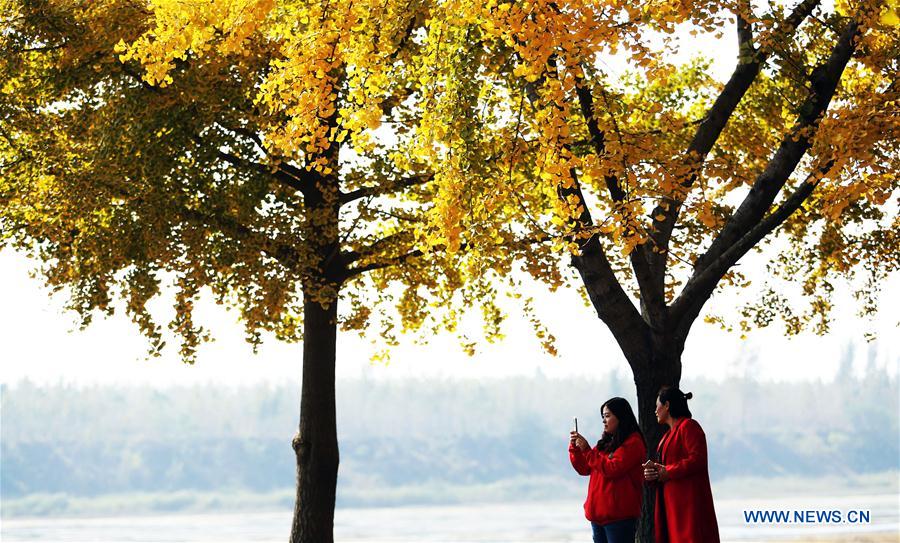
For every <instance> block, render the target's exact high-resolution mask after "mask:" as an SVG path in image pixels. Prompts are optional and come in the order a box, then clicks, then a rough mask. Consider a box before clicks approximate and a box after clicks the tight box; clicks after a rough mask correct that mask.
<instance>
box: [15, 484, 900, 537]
mask: <svg viewBox="0 0 900 543" xmlns="http://www.w3.org/2000/svg"><path fill="white" fill-rule="evenodd" d="M580 509H581V508H580V504H579V503H573V502H571V501H565V502H561V501H552V502H525V503H514V504H495V503H489V504H473V505H449V506H423V507H390V508H366V509H338V510H337V512H336V514H335V529H334V534H335V539H336V541H340V542H345V543H373V542H380V543H387V542H398V543H400V542H413V541H416V542H418V541H422V542H478V543H493V542H498V543H499V542H518V541H521V542H539V541H540V542H569V541H573V542H574V541H580V542H588V541H590V527H589V526H588V524H587V521H585V520H584V518H583V517H582V514H581V510H580ZM755 509H761V510H793V511H797V510H802V511H807V510H835V509H836V510H840V511H844V512H845V514H844V516H846V512H847V511H849V510H865V511H869V522H868V523H864V524H848V523H846V522H843V523H838V524H822V523H816V524H802V525H799V524H772V523H759V524H752V523H748V522H746V521H745V515H744V511H745V510H755ZM716 511H717V516H718V520H719V526H720V530H721V534H722V539H723V541H744V542H747V541H778V540H784V541H787V540H795V541H796V540H802V539H804V538H811V537H828V536H833V537H835V538H836V539H843V535H846V536H847V540H850V539H852V538H859V537H862V536H866V535H875V534H881V535H882V536H885V537H884V538H883V540H885V541H891V536H892V534H894V535H897V539H895V541H900V497H898V496H897V495H894V494H890V495H864V496H843V497H841V496H832V497H821V496H817V497H805V498H782V499H776V498H772V499H754V500H735V499H724V500H722V499H720V500H717V501H716ZM290 517H291V512H290V511H278V512H253V513H233V514H224V513H216V514H167V515H155V516H133V517H106V518H28V519H15V518H13V519H10V518H7V519H3V523H2V528H0V536H2V541H4V542H13V541H29V542H30V541H43V542H53V541H66V542H74V541H84V542H88V541H89V542H111V541H154V542H176V541H177V542H196V543H201V542H202V543H206V542H213V541H215V542H232V541H234V542H237V541H242V542H247V541H250V542H276V541H277V542H283V541H286V540H287V538H288V533H289V529H290V521H291V518H290Z"/></svg>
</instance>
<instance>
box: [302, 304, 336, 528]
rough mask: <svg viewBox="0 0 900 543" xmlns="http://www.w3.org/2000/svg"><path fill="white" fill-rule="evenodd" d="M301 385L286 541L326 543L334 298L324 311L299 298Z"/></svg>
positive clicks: (332, 447) (331, 489)
mask: <svg viewBox="0 0 900 543" xmlns="http://www.w3.org/2000/svg"><path fill="white" fill-rule="evenodd" d="M304 300H305V301H304V304H303V318H304V320H303V384H302V390H301V397H300V431H299V433H298V434H297V436H295V437H294V439H293V443H292V445H293V448H294V452H295V454H296V456H297V499H296V502H295V503H294V520H293V523H292V525H291V539H290V540H291V543H332V542H333V541H334V503H335V494H336V490H337V473H338V463H339V461H340V456H339V453H338V441H337V418H336V410H335V392H334V391H335V382H334V378H335V350H336V341H337V300H332V301H331V303H330V304H328V306H327V307H323V306H322V305H320V304H319V303H318V302H316V301H313V300H311V299H310V297H308V296H304Z"/></svg>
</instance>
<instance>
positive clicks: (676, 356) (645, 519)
mask: <svg viewBox="0 0 900 543" xmlns="http://www.w3.org/2000/svg"><path fill="white" fill-rule="evenodd" d="M683 350H684V342H683V341H681V340H679V339H678V338H676V337H673V336H672V335H666V334H663V335H656V334H653V335H652V337H651V340H650V353H649V357H648V358H647V363H645V364H640V363H638V364H632V368H635V369H634V384H635V387H636V388H637V401H638V405H637V410H638V413H637V415H638V424H639V425H640V427H641V431H642V432H643V433H644V438H645V439H646V441H647V454H648V456H649V458H651V459H653V460H654V461H657V460H659V458H658V457H657V455H656V447H657V445H658V444H659V440H660V438H661V437H662V435H663V432H664V431H665V427H664V426H662V425H660V424H658V423H657V422H656V397H657V395H658V394H659V389H660V388H662V387H663V386H672V387H678V386H679V383H680V381H681V353H682V351H683ZM655 505H656V485H644V500H643V504H642V507H641V518H640V519H639V521H638V533H637V541H639V542H640V543H653V541H654V538H653V511H654V507H655Z"/></svg>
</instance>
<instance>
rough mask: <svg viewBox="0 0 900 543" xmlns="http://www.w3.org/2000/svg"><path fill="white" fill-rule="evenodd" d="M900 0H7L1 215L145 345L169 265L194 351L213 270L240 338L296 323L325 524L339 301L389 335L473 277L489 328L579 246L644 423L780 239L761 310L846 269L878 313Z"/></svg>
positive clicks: (312, 509)
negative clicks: (723, 72) (199, 308)
mask: <svg viewBox="0 0 900 543" xmlns="http://www.w3.org/2000/svg"><path fill="white" fill-rule="evenodd" d="M897 8H898V6H897V3H896V0H884V1H877V0H861V1H856V0H852V1H843V0H842V1H841V2H838V3H837V5H836V6H832V5H820V2H819V1H818V0H798V1H797V2H783V1H779V0H771V1H768V2H750V1H746V0H665V1H661V0H647V1H639V2H633V1H624V0H558V1H547V0H523V1H502V2H501V1H497V0H304V1H296V0H287V1H279V0H147V1H140V0H101V1H94V2H88V1H77V0H42V1H32V0H0V20H2V21H3V31H2V33H0V43H2V56H0V74H2V76H0V77H2V80H0V85H2V87H0V90H2V95H0V123H2V124H0V226H2V227H3V231H2V239H3V240H4V241H5V243H7V244H12V245H15V246H18V247H21V248H24V249H26V250H30V251H31V252H32V253H34V254H36V255H38V256H39V257H40V258H41V259H42V260H43V262H44V268H43V269H44V272H45V275H46V277H47V279H48V281H49V283H50V284H51V285H54V286H58V287H69V292H70V296H71V299H72V306H73V307H74V308H75V309H77V310H79V311H80V312H81V314H82V315H83V316H84V317H85V318H86V319H89V318H90V316H91V315H92V313H93V312H94V311H95V310H102V311H110V310H111V308H112V307H113V306H114V304H113V300H115V299H121V300H123V301H124V303H125V306H126V310H127V311H128V313H129V314H130V315H131V316H132V318H133V319H134V320H135V322H136V323H137V324H138V325H139V326H140V328H141V330H142V331H143V332H144V333H145V334H146V335H147V336H148V337H149V338H151V339H152V340H153V341H154V344H155V346H156V347H157V348H161V347H162V346H161V341H162V334H161V330H160V327H159V325H158V324H157V323H155V322H154V321H153V319H152V318H151V315H150V314H149V312H148V311H147V302H148V301H149V300H151V299H152V298H154V297H155V296H157V295H158V294H159V293H160V291H161V290H160V289H161V281H162V280H163V279H164V278H165V277H173V279H172V281H173V283H174V292H175V293H176V294H175V305H176V317H175V319H174V320H173V321H172V322H171V323H170V328H172V329H173V330H174V331H175V332H176V333H177V334H179V335H180V336H181V338H182V342H181V343H182V347H181V349H182V355H183V356H184V357H185V358H186V359H188V360H190V359H192V358H193V356H194V355H195V352H196V348H197V346H198V344H199V342H200V341H201V340H202V339H203V338H204V333H203V331H202V328H201V327H200V326H199V325H198V324H195V323H194V321H193V318H192V315H193V312H192V308H193V304H194V301H195V300H196V298H197V296H198V295H199V294H200V293H201V292H202V291H204V289H208V290H209V291H210V292H211V293H212V294H213V295H214V296H215V297H216V298H217V299H218V300H219V301H220V302H221V303H223V304H228V305H231V306H233V307H237V308H238V309H239V310H240V314H241V317H242V319H243V321H244V322H245V324H246V329H247V331H248V337H249V339H250V340H251V341H252V342H258V341H260V337H261V335H260V334H261V333H263V332H267V331H268V332H273V333H274V334H275V335H276V336H277V337H278V338H281V339H286V340H297V339H301V338H302V339H303V342H304V363H303V367H304V377H303V393H302V398H301V423H300V434H299V436H298V438H296V439H295V440H294V449H295V451H296V453H297V458H298V499H297V505H296V507H295V518H294V525H293V530H292V533H293V535H292V538H293V540H295V541H300V540H303V541H327V540H330V539H331V534H330V531H331V522H332V519H333V517H332V511H333V505H334V485H335V484H336V473H337V458H338V454H337V441H336V434H335V429H334V397H333V378H334V371H333V368H334V357H335V341H336V339H335V338H336V327H337V326H338V324H339V323H340V325H342V326H343V327H344V328H349V329H356V330H367V329H374V331H375V333H374V335H375V336H378V337H379V338H384V339H385V340H386V341H387V344H388V345H390V344H391V343H393V342H395V341H396V340H395V337H394V334H395V331H397V330H398V329H399V330H404V331H409V330H420V331H423V335H424V336H426V337H427V336H428V335H429V334H430V333H431V332H433V331H434V330H436V329H438V328H441V327H444V328H450V329H455V327H456V323H457V322H458V320H459V317H460V315H461V313H463V312H465V311H466V310H467V309H469V308H470V307H473V306H477V307H478V308H479V309H480V310H481V311H480V313H481V321H482V323H483V325H484V333H485V336H486V337H487V338H488V339H493V338H496V337H498V336H499V334H500V324H501V322H502V320H503V316H502V314H501V312H500V310H499V309H498V307H497V304H495V303H494V298H495V296H496V295H497V294H498V293H499V292H500V291H501V290H508V291H510V292H512V293H513V294H514V295H518V296H521V291H522V288H521V287H522V284H523V280H524V277H525V276H526V275H530V276H531V277H532V278H533V279H535V280H537V281H540V282H543V283H545V284H547V285H548V286H549V287H550V288H551V289H556V288H558V287H560V286H562V285H564V284H567V283H568V282H570V280H571V273H569V270H570V269H572V268H569V267H568V265H569V264H570V263H571V264H573V265H574V270H576V271H577V272H578V274H579V275H580V279H581V283H582V284H583V286H584V290H585V292H586V294H587V299H588V300H589V302H590V303H591V304H592V305H593V307H594V308H595V309H596V310H597V313H598V316H599V317H600V318H601V319H602V320H603V322H604V323H605V324H606V325H607V326H608V327H609V328H610V330H611V331H612V332H613V335H614V336H615V338H616V340H617V341H618V343H619V345H620V346H621V347H622V351H623V354H624V356H625V358H626V359H627V360H628V362H629V363H630V365H631V367H632V369H633V370H634V372H635V382H636V384H637V385H638V396H639V404H640V405H639V411H640V415H641V419H642V425H644V426H645V430H646V429H648V428H650V421H649V419H648V417H649V416H651V415H652V407H651V406H650V404H649V403H648V401H652V397H653V396H654V395H655V390H657V389H658V387H659V385H661V384H677V382H678V380H679V378H680V375H681V352H682V350H683V347H684V341H685V339H686V337H687V334H688V332H689V330H690V328H691V325H692V323H693V322H694V320H695V319H696V318H697V317H698V316H700V315H701V314H703V308H704V304H705V302H706V301H707V300H708V299H709V298H710V296H711V295H712V294H713V292H714V291H715V290H716V289H718V288H723V287H726V286H728V285H738V286H740V285H744V284H746V283H747V282H748V281H750V280H751V279H750V278H747V277H743V276H742V275H741V274H740V273H738V272H737V271H735V269H734V268H733V266H734V265H735V264H736V263H737V261H738V260H740V258H741V257H742V256H743V255H745V254H746V253H747V252H748V251H750V250H752V249H753V248H754V247H757V246H758V245H760V244H762V243H767V242H768V241H769V240H772V239H776V238H777V236H780V237H781V238H782V239H783V240H785V241H784V242H782V243H781V245H779V247H782V248H783V250H779V251H778V256H777V257H776V261H775V263H774V265H773V267H772V273H773V274H776V275H779V274H780V275H782V276H784V277H785V278H787V279H789V280H790V281H791V282H793V283H795V284H802V293H803V294H804V295H806V297H807V298H808V300H809V301H810V304H809V305H808V309H806V310H800V309H797V308H794V307H793V305H792V304H791V303H788V302H787V301H786V300H785V299H784V297H783V296H781V294H780V293H778V292H776V291H768V292H767V293H766V295H765V296H764V297H763V300H762V302H763V303H762V304H758V305H757V306H753V307H749V308H747V309H746V310H745V312H744V313H745V315H744V317H743V324H742V325H743V326H746V327H749V326H752V325H761V326H764V325H767V324H768V323H769V322H771V321H772V320H773V319H774V318H775V317H781V318H783V319H785V320H786V321H787V323H788V328H789V330H791V331H796V330H799V329H802V328H803V327H804V326H806V325H808V324H809V323H813V325H814V326H817V327H818V328H819V330H823V329H824V327H825V326H827V322H828V321H827V318H828V314H829V312H830V310H831V304H830V301H829V300H830V298H829V296H830V291H831V288H832V283H833V282H834V281H835V280H836V279H838V278H842V277H843V278H857V277H864V278H867V279H868V280H867V282H866V283H865V286H864V287H863V288H862V289H861V291H860V295H861V297H863V298H864V299H865V300H866V302H865V303H863V304H862V306H863V310H864V311H871V310H873V309H874V307H875V305H874V302H873V301H872V300H873V299H874V293H875V292H876V291H877V284H878V283H879V281H880V280H881V279H883V278H884V277H885V276H886V275H887V274H889V273H890V272H892V271H894V270H896V268H897V254H898V252H897V237H896V234H895V232H896V229H897V226H898V224H897V223H898V217H897V201H896V199H897V195H896V189H897V174H896V172H897V170H898V159H900V153H898V139H900V135H898V133H900V115H898V108H897V103H898V97H900V96H898V92H900V90H898V86H897V78H896V74H897V73H898V71H900V65H898V64H900V60H898V58H900V34H898V33H900V27H898V24H897V22H898V21H897ZM698 34H710V35H718V36H721V37H722V39H730V40H733V41H736V42H737V45H738V47H737V54H736V55H735V57H736V58H735V59H734V72H733V74H732V75H731V77H730V78H729V79H728V80H727V81H725V82H721V81H717V80H716V79H714V78H713V77H712V76H711V75H710V70H709V62H708V60H704V59H703V58H697V59H694V60H692V61H690V62H687V63H679V64H676V63H674V62H673V61H672V60H671V59H672V58H673V52H674V51H675V50H677V49H678V47H679V45H680V44H682V43H683V42H684V40H690V39H691V36H692V35H698ZM726 35H727V36H731V37H730V38H726V37H725V36H726ZM623 64H624V65H626V66H627V70H625V71H624V73H621V72H620V71H617V70H613V69H611V68H609V67H610V66H612V65H623ZM385 302H392V304H391V306H392V307H393V308H394V309H392V310H391V311H384V310H383V309H384V308H386V307H387V305H388V304H386V303H385ZM636 302H637V304H638V306H639V307H635V303H636ZM339 306H340V308H341V311H340V313H339V312H338V307H339ZM773 308H776V309H777V311H773ZM523 309H524V311H525V313H526V316H527V318H528V319H529V320H530V321H532V322H533V323H534V324H535V326H536V327H537V328H538V332H539V335H540V336H541V337H542V339H543V343H544V345H545V348H547V349H548V350H551V351H552V350H553V348H554V347H553V342H552V337H551V336H549V335H548V334H547V333H546V331H545V330H543V329H542V328H541V327H542V324H541V322H540V318H539V315H536V314H535V312H534V309H533V304H532V303H531V301H530V300H529V299H528V298H527V296H525V300H524V303H523ZM392 314H395V315H396V318H393V317H392V316H391V315H392ZM707 318H709V319H712V320H715V319H717V318H718V317H717V316H716V315H708V316H707ZM723 322H724V321H723ZM463 341H464V343H466V345H467V348H468V349H471V348H472V343H471V340H470V339H468V338H464V339H463ZM648 398H650V400H648ZM654 432H655V430H654ZM651 437H652V436H651ZM323 489H324V490H323Z"/></svg>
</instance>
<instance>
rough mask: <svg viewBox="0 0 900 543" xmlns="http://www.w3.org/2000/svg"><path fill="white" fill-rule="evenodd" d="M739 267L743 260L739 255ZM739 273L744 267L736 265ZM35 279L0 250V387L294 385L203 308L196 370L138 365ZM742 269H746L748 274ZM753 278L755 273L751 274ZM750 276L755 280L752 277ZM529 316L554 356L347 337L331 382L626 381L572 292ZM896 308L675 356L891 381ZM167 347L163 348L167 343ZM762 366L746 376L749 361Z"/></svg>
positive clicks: (712, 46)
mask: <svg viewBox="0 0 900 543" xmlns="http://www.w3.org/2000/svg"><path fill="white" fill-rule="evenodd" d="M698 52H702V53H704V54H706V55H712V56H713V57H712V61H713V65H712V68H711V69H712V72H713V73H714V74H715V76H716V77H717V78H718V79H720V80H724V79H727V77H728V75H729V74H730V72H731V70H732V68H733V65H734V58H735V56H736V39H735V37H734V36H732V35H728V36H725V37H724V38H723V39H721V40H716V39H714V38H713V37H711V36H704V35H702V34H701V35H700V36H697V37H695V38H691V39H690V40H687V41H685V43H684V44H683V45H682V48H681V50H680V51H679V52H678V53H677V54H676V55H672V58H670V60H673V61H675V62H683V61H686V60H687V59H688V58H690V57H691V56H693V55H694V54H695V53H698ZM622 67H623V65H622V64H620V63H618V62H615V61H611V62H610V63H609V64H607V65H606V69H607V70H611V71H617V70H619V69H621V68H622ZM748 258H752V256H751V255H748ZM742 265H743V266H747V265H748V264H747V263H745V262H743V261H742ZM33 268H34V264H33V263H30V262H29V261H28V260H27V259H26V258H25V257H24V256H23V255H21V254H18V253H15V252H14V251H12V250H11V249H6V250H2V251H0V301H2V307H3V310H2V311H0V338H2V340H3V348H2V351H0V382H2V383H15V382H17V381H19V380H21V379H23V378H27V379H30V380H32V381H36V382H46V383H55V382H59V381H62V382H69V383H79V384H89V383H129V384H151V385H157V386H165V385H172V384H195V383H207V382H212V383H220V384H229V385H239V384H245V383H255V382H260V381H272V382H283V381H292V382H298V381H299V376H300V360H301V352H302V351H301V349H302V346H301V345H300V344H294V345H286V344H281V343H279V342H277V341H275V340H274V339H270V340H269V341H267V342H266V343H265V344H264V346H263V347H262V348H261V349H260V352H259V354H258V355H255V356H254V355H253V354H252V352H251V349H250V347H249V346H248V345H247V344H246V343H244V341H243V332H242V328H241V327H240V325H239V324H238V323H237V322H236V316H235V315H234V314H233V313H228V312H226V311H225V310H223V309H222V308H219V307H216V306H215V305H214V304H212V303H211V302H209V300H208V299H207V300H205V301H203V300H202V301H201V303H200V304H198V309H197V322H198V323H200V324H201V325H203V326H205V327H207V328H208V329H210V330H211V331H212V334H213V337H215V338H216V341H215V342H214V343H212V344H209V345H206V346H203V347H202V348H201V349H200V351H199V359H198V362H197V363H196V365H195V366H185V365H183V364H182V363H181V362H179V361H178V359H177V352H176V351H175V349H173V348H170V349H169V350H167V351H166V353H165V355H164V356H163V357H161V358H156V359H149V360H147V359H146V354H145V353H146V343H145V340H144V339H143V338H142V337H141V336H140V335H139V334H138V332H137V329H136V327H135V326H134V325H133V324H131V322H130V321H129V320H128V318H127V317H126V316H124V314H117V315H116V316H115V317H113V318H108V319H105V318H97V319H95V322H94V323H93V324H92V325H91V326H90V327H89V328H88V329H87V330H85V331H78V330H77V328H76V326H75V323H76V319H75V317H74V316H73V315H71V314H65V313H63V311H62V307H63V300H62V299H59V298H56V299H51V298H49V297H48V296H49V295H48V291H47V290H46V289H44V288H43V287H42V283H41V281H40V280H39V279H32V278H29V276H28V271H29V270H30V269H33ZM745 269H746V268H745ZM758 269H759V270H762V267H758ZM749 275H750V276H751V277H752V276H753V274H752V273H751V274H749ZM531 294H533V295H534V296H535V298H536V300H537V302H538V305H537V308H538V314H539V315H540V316H541V317H542V318H543V319H544V322H546V323H548V326H549V328H550V331H551V332H552V333H553V334H554V335H556V337H557V338H558V347H559V356H558V357H556V358H554V357H550V356H547V355H545V354H543V352H542V351H541V349H540V346H539V344H538V341H537V340H536V339H535V338H534V337H533V333H532V331H531V329H530V327H529V325H528V323H527V321H526V319H524V318H517V317H518V316H517V315H510V317H509V319H508V320H507V323H506V328H505V332H506V334H507V338H506V340H505V341H504V342H502V343H500V344H497V345H493V346H487V347H481V350H480V353H481V354H479V355H477V356H476V357H474V358H469V357H468V356H466V355H465V354H463V353H462V351H461V350H460V349H459V348H458V346H457V343H456V340H455V338H453V337H451V336H446V337H437V338H434V340H433V341H432V342H431V343H430V344H429V345H428V346H424V347H417V346H413V345H410V344H404V345H402V346H401V347H400V348H398V349H395V350H394V354H393V357H392V361H391V364H390V365H388V366H385V365H372V364H370V363H369V359H370V356H371V353H372V347H371V346H370V344H369V343H368V342H367V341H364V340H360V339H359V338H358V337H357V336H356V335H352V334H343V335H340V336H339V339H338V342H339V344H338V362H337V373H338V377H356V376H360V375H362V374H363V373H366V374H367V375H368V376H369V377H370V378H377V379H382V378H383V379H402V378H438V377H469V378H487V377H501V376H508V375H534V374H535V373H536V372H537V371H540V372H542V373H543V374H545V375H547V376H551V377H552V376H570V375H590V376H602V375H604V374H605V373H606V372H608V371H609V370H611V369H616V370H618V371H621V372H622V373H623V375H625V374H628V373H630V372H629V370H628V368H627V365H626V363H625V360H624V358H623V357H622V355H621V353H620V351H619V349H618V346H617V345H616V344H615V342H614V340H613V339H612V336H611V334H610V333H609V331H608V330H607V329H606V328H605V327H604V326H603V325H602V323H601V322H600V321H599V319H598V318H597V317H596V314H595V313H594V312H593V311H592V310H590V309H588V308H586V307H584V305H583V304H582V303H581V301H580V297H579V296H578V295H577V293H575V292H574V291H571V290H569V291H567V292H558V293H555V294H552V295H551V294H550V293H548V292H546V291H545V290H544V289H542V288H539V287H535V289H534V292H532V293H531ZM742 295H743V296H746V295H747V293H742V292H737V293H729V294H728V295H726V296H719V297H717V298H714V300H713V301H712V303H711V305H712V307H713V308H722V307H736V306H739V305H740V304H741V303H742V302H747V301H749V300H748V299H746V298H742V297H741V296H742ZM892 299H893V300H900V278H898V277H894V278H893V279H892V280H891V281H890V282H889V284H888V285H887V286H886V288H885V292H884V295H883V296H882V304H881V308H882V309H881V312H880V313H879V315H878V319H877V322H876V326H875V328H876V331H878V332H879V336H880V338H881V339H880V341H878V342H876V343H874V344H867V343H866V342H865V341H864V339H863V332H864V330H865V329H866V323H865V322H863V321H862V320H861V319H859V318H857V317H855V304H853V302H852V300H850V296H849V293H848V292H846V291H843V290H838V291H837V292H836V293H835V303H836V307H837V310H836V311H835V314H836V315H837V316H838V317H837V318H836V320H835V323H834V326H833V328H832V332H831V333H830V334H828V335H827V336H825V337H817V336H814V335H810V334H807V335H802V336H799V337H796V338H792V339H787V338H784V337H783V334H782V332H781V329H780V328H779V327H777V326H776V327H773V328H772V329H768V330H762V331H757V332H754V333H752V334H751V335H750V337H749V338H748V339H746V340H741V339H740V338H739V336H738V334H736V333H732V334H728V333H725V332H722V331H720V330H718V329H717V328H716V327H713V326H710V325H707V324H704V323H703V322H702V320H701V319H698V322H697V324H695V325H694V328H693V330H692V332H691V335H690V338H689V340H688V343H687V347H686V349H685V353H684V356H683V360H684V373H683V378H684V379H688V380H689V379H690V378H691V377H699V376H706V377H712V378H716V379H721V378H724V377H727V376H731V375H745V374H746V375H755V376H757V377H759V378H762V379H772V380H781V379H790V380H794V379H829V378H830V377H831V376H833V375H834V373H835V371H836V369H837V368H838V364H839V362H840V360H841V357H842V355H843V353H844V352H845V351H846V349H847V348H848V346H849V345H851V344H853V345H855V346H856V349H855V352H856V359H855V360H856V364H855V367H857V368H858V370H859V371H863V370H864V368H865V367H866V360H867V352H868V349H870V348H872V349H875V352H874V358H875V362H876V364H877V365H878V366H879V367H887V368H889V371H890V372H891V373H892V374H893V375H896V373H897V367H898V361H900V349H898V342H897V341H896V339H895V337H896V333H897V326H898V322H900V307H897V306H893V307H891V306H890V304H889V303H887V301H888V300H892ZM170 346H171V342H170ZM754 354H755V355H758V356H759V360H758V362H756V363H755V364H754V365H752V366H751V365H749V363H748V362H747V360H748V358H752V357H753V355H754Z"/></svg>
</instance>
